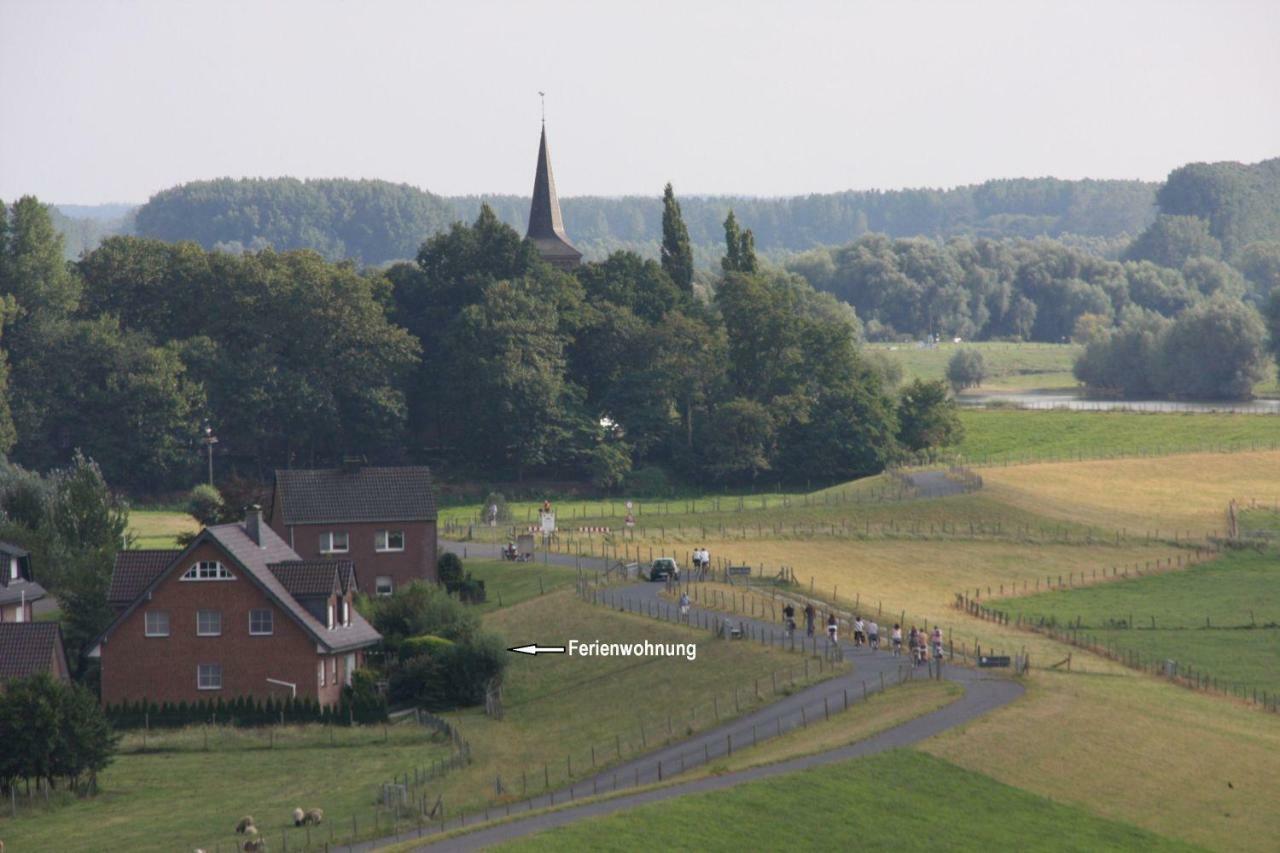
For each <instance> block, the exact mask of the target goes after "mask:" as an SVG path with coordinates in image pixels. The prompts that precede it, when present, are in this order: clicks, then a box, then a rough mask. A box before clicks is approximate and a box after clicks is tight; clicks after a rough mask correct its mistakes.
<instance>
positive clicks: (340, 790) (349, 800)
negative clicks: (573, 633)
mask: <svg viewBox="0 0 1280 853" xmlns="http://www.w3.org/2000/svg"><path fill="white" fill-rule="evenodd" d="M206 736H207V737H208V738H209V740H208V748H206V747H205V743H206V740H205V738H206ZM331 738H332V743H333V745H330V739H331ZM449 754H450V750H449V744H448V741H447V740H441V739H440V738H439V737H438V736H436V735H435V734H434V733H433V732H432V731H431V730H429V729H426V728H424V727H422V726H419V725H417V724H415V723H413V722H405V723H402V724H398V725H391V726H388V727H386V728H385V729H384V728H383V727H382V726H373V727H357V728H354V729H345V728H342V727H337V728H334V729H333V730H332V731H331V730H329V729H328V728H325V727H323V726H284V727H280V728H279V729H278V730H275V731H274V732H271V731H268V730H256V729H228V728H211V729H210V731H209V732H206V731H205V730H204V727H193V728H190V729H183V730H176V731H152V732H150V733H148V735H147V736H146V740H145V746H144V736H143V735H142V733H140V732H138V733H130V734H127V735H125V737H124V739H123V741H122V743H121V751H120V754H119V755H118V756H116V759H115V761H114V762H113V763H112V764H111V766H110V767H108V768H107V770H106V771H105V772H103V773H102V774H101V775H100V777H99V780H98V784H99V788H100V791H101V792H100V793H99V794H98V795H97V796H95V797H90V798H87V799H74V798H67V799H65V800H63V799H60V800H59V801H58V803H57V804H56V805H54V806H51V807H50V808H49V809H48V810H47V811H45V810H44V809H42V808H39V807H37V808H36V809H35V810H32V811H25V810H24V811H20V812H19V816H18V817H17V818H16V819H11V818H8V817H7V814H8V812H7V810H6V812H5V814H6V817H5V818H3V819H0V833H2V834H3V837H4V839H5V841H6V842H7V844H8V845H10V847H9V849H11V850H14V851H22V850H57V851H59V853H74V851H85V853H96V851H100V850H126V849H127V850H190V849H193V848H195V847H197V846H202V847H206V848H207V849H213V848H214V846H215V844H218V843H221V847H222V849H224V850H227V849H232V847H231V845H232V842H233V839H235V838H236V836H235V834H234V832H233V830H234V828H235V824H236V821H238V820H239V819H240V818H241V817H242V816H244V815H246V814H248V815H253V816H254V817H255V819H256V820H257V825H258V827H259V829H260V830H261V831H262V832H263V833H264V834H266V835H267V836H268V838H269V839H270V843H271V844H272V845H273V847H275V846H278V845H279V844H281V843H283V842H282V840H281V836H280V833H281V832H288V833H289V835H290V836H291V838H290V841H291V842H292V844H291V846H294V845H296V846H297V847H298V848H299V849H300V848H301V846H302V844H301V842H302V841H303V839H304V837H305V834H304V833H303V832H302V831H301V830H295V829H293V821H292V818H291V814H292V812H293V809H294V808H298V807H302V808H312V807H320V808H323V809H324V811H325V815H326V819H327V820H328V821H329V824H330V826H326V827H324V830H325V832H324V837H327V834H328V830H329V829H330V827H333V828H334V829H335V831H338V832H347V833H350V832H351V828H352V820H353V818H354V819H355V821H356V824H355V825H356V827H357V829H359V830H361V831H364V830H365V829H367V830H370V831H371V830H373V827H374V821H375V805H374V804H375V801H376V797H377V790H378V787H379V786H380V785H381V784H382V783H383V782H386V781H389V780H390V779H391V778H392V776H394V775H396V774H400V773H403V772H404V771H405V769H406V768H407V767H410V766H428V765H430V764H431V763H432V762H433V761H437V760H441V759H445V758H447V757H448V755H449ZM282 768H286V769H287V772H280V771H281V769H282ZM381 820H382V821H383V822H384V823H385V821H386V817H385V816H382V817H381Z"/></svg>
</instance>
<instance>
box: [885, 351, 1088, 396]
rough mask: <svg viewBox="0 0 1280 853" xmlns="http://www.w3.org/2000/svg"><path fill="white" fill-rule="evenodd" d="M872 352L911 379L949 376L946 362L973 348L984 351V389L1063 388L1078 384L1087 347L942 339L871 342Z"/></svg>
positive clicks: (944, 377)
mask: <svg viewBox="0 0 1280 853" xmlns="http://www.w3.org/2000/svg"><path fill="white" fill-rule="evenodd" d="M867 349H868V350H870V351H871V352H876V353H880V354H883V355H884V356H885V357H887V358H890V359H892V360H894V361H896V362H897V363H898V364H900V365H902V369H903V374H904V378H905V380H906V381H908V382H909V381H911V380H912V379H941V380H944V381H945V380H946V377H947V363H948V362H949V361H950V360H951V357H952V356H953V355H955V353H956V350H960V349H970V350H977V351H978V352H980V353H982V358H983V361H984V363H985V365H986V369H987V378H986V381H984V382H983V384H982V386H981V388H978V389H975V390H981V391H1029V390H1048V389H1053V390H1061V389H1064V388H1075V387H1076V385H1077V384H1078V383H1077V382H1076V378H1075V377H1074V376H1073V375H1072V374H1071V366H1072V365H1073V364H1074V363H1075V360H1076V356H1078V355H1079V354H1080V353H1081V352H1083V350H1084V347H1082V346H1080V345H1078V344H1038V343H1003V342H995V341H982V342H978V343H962V344H954V343H939V344H936V345H934V346H929V347H925V346H920V345H918V344H914V343H909V344H869V345H868V346H867Z"/></svg>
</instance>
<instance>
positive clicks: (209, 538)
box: [90, 523, 382, 655]
mask: <svg viewBox="0 0 1280 853" xmlns="http://www.w3.org/2000/svg"><path fill="white" fill-rule="evenodd" d="M258 537H259V541H254V539H253V538H252V537H251V536H250V535H249V533H248V531H247V530H246V529H245V526H244V524H242V523H236V524H217V525H214V526H212V527H206V528H205V529H204V530H202V531H200V534H199V535H198V536H197V537H196V538H195V539H194V540H193V541H192V542H191V544H190V545H188V546H187V548H186V550H183V551H180V552H177V553H176V555H175V556H174V557H173V558H172V559H171V560H170V561H169V564H168V565H167V566H165V568H164V569H163V570H161V571H160V572H159V573H158V574H157V575H156V576H155V577H153V578H152V579H151V581H150V583H148V584H147V585H146V586H145V587H144V588H143V589H141V590H140V591H139V592H138V594H137V596H136V597H135V598H134V599H133V601H132V602H130V604H129V606H128V608H127V609H125V610H124V611H123V612H122V613H121V614H120V615H119V616H117V617H116V618H115V621H113V622H112V623H111V625H110V626H109V627H108V628H107V630H105V631H104V632H102V635H101V636H99V637H98V638H97V639H96V640H95V641H94V642H93V644H92V646H91V652H90V654H91V655H96V654H98V653H99V651H100V647H101V645H102V644H103V643H104V642H106V641H107V640H108V639H109V638H110V636H111V634H112V633H113V632H114V631H115V630H116V628H117V627H118V626H119V625H120V624H121V623H122V622H124V620H125V619H127V618H129V614H131V613H132V612H133V611H134V610H135V609H137V607H138V605H139V603H141V602H142V601H144V600H146V597H147V593H149V592H150V591H151V590H153V589H155V587H156V586H157V585H159V583H160V581H161V580H163V579H164V578H165V577H166V576H167V575H168V574H170V573H171V572H172V571H173V570H174V569H175V568H177V567H179V566H183V565H185V563H186V558H187V555H188V554H190V553H191V552H192V551H193V550H194V549H195V548H197V547H199V546H200V545H202V544H204V543H206V542H213V543H214V544H215V545H217V546H218V547H219V548H221V550H222V551H223V552H224V553H225V554H226V555H227V556H228V557H229V558H230V562H231V563H232V568H233V570H234V569H238V570H239V572H240V574H241V575H242V576H243V577H244V578H245V579H246V580H248V581H249V582H250V583H253V584H255V585H257V586H258V587H260V588H261V589H262V591H263V592H264V593H265V594H266V596H267V598H268V599H270V600H271V601H273V602H274V603H275V604H277V605H278V606H279V607H280V608H281V609H282V610H284V611H285V614H286V615H288V616H289V617H290V618H292V619H293V620H294V621H295V622H297V623H298V625H300V626H301V627H302V629H303V630H304V631H306V632H307V633H308V634H310V635H311V638H312V639H314V640H315V641H316V643H317V644H318V645H319V646H320V647H321V648H322V649H324V650H325V651H328V652H339V651H349V650H351V649H358V648H363V647H365V646H370V645H373V644H374V643H376V642H378V641H379V640H380V639H382V635H381V634H379V633H378V632H377V631H376V630H374V628H373V626H372V625H370V624H369V623H368V622H367V621H365V618H364V617H363V616H361V615H360V614H359V613H355V612H353V613H352V614H351V624H350V625H344V626H342V627H340V628H335V629H329V628H328V627H326V626H325V625H324V624H323V623H322V622H321V621H320V620H319V619H317V618H316V617H315V616H314V615H312V614H311V613H310V612H309V611H308V610H307V608H306V607H304V606H303V605H302V603H301V602H300V601H298V599H296V598H295V597H294V596H293V595H292V594H291V593H290V592H289V590H288V589H287V588H286V587H285V585H284V584H283V583H281V581H280V580H279V579H278V578H277V577H276V575H275V573H274V572H273V571H272V570H271V568H270V566H271V564H273V563H274V564H281V563H295V562H296V563H300V562H303V561H302V559H301V558H300V557H299V556H298V554H297V553H296V552H295V551H294V550H293V549H292V548H290V547H289V545H288V543H286V542H285V541H284V540H283V539H281V538H280V537H279V536H277V535H276V533H275V531H274V530H272V529H271V528H270V527H267V526H266V525H265V524H264V525H260V526H259V527H258ZM330 571H335V572H336V571H338V570H337V567H336V566H332V567H331V568H330ZM330 582H331V583H332V582H333V576H330ZM330 589H332V586H331V587H330Z"/></svg>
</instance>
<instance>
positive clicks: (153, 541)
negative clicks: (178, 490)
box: [129, 509, 200, 548]
mask: <svg viewBox="0 0 1280 853" xmlns="http://www.w3.org/2000/svg"><path fill="white" fill-rule="evenodd" d="M199 530H200V525H199V524H197V523H196V520H195V519H194V518H192V517H191V516H189V515H187V514H186V513H185V512H170V511H167V510H151V509H135V510H130V512H129V534H130V535H131V536H132V537H133V547H135V548H176V547H178V541H177V536H178V535H179V534H181V533H197V532H199Z"/></svg>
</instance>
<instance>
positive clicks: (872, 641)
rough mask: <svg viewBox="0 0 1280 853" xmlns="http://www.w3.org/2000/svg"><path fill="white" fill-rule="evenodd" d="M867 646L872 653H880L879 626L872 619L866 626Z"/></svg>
mask: <svg viewBox="0 0 1280 853" xmlns="http://www.w3.org/2000/svg"><path fill="white" fill-rule="evenodd" d="M867 645H869V646H871V651H873V652H878V651H880V626H879V625H877V624H876V620H874V619H872V620H871V622H870V623H868V624H867Z"/></svg>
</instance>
